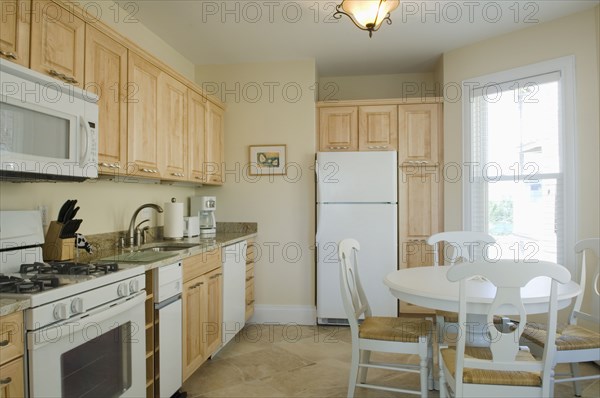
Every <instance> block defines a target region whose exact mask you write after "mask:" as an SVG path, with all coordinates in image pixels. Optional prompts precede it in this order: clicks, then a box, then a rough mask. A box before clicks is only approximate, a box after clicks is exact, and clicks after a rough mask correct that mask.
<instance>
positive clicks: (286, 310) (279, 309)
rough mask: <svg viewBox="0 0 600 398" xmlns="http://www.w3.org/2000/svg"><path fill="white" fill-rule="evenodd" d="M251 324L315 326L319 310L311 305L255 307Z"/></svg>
mask: <svg viewBox="0 0 600 398" xmlns="http://www.w3.org/2000/svg"><path fill="white" fill-rule="evenodd" d="M248 322H249V323H280V324H290V323H295V324H298V325H315V324H316V322H317V309H316V307H314V306H311V305H260V304H257V305H255V306H254V315H252V317H251V318H250V320H249V321H248Z"/></svg>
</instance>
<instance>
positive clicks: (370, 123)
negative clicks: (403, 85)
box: [358, 105, 398, 151]
mask: <svg viewBox="0 0 600 398" xmlns="http://www.w3.org/2000/svg"><path fill="white" fill-rule="evenodd" d="M397 146H398V107H397V106H396V105H373V106H360V107H358V150H359V151H395V150H396V147H397Z"/></svg>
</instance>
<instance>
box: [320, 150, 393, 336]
mask: <svg viewBox="0 0 600 398" xmlns="http://www.w3.org/2000/svg"><path fill="white" fill-rule="evenodd" d="M315 170H316V171H317V234H316V245H317V272H316V277H317V322H318V323H319V324H337V323H343V321H344V320H345V319H346V314H345V312H344V308H343V304H342V297H341V292H340V276H339V262H338V257H337V244H338V242H339V241H340V240H342V239H345V238H353V239H356V240H357V241H358V242H359V243H360V252H359V254H358V268H359V270H358V273H359V277H360V280H361V283H362V285H363V288H364V291H365V294H366V295H367V298H368V300H369V304H370V305H371V309H372V311H373V315H376V316H397V314H398V312H397V305H398V304H397V299H396V298H395V297H393V296H392V295H391V293H390V292H389V290H388V289H387V288H386V287H385V285H384V284H383V278H384V277H385V276H386V275H387V274H388V273H390V272H392V271H394V270H396V269H397V267H398V227H397V225H398V185H397V184H398V174H397V171H398V165H397V158H396V152H318V153H317V157H316V164H315Z"/></svg>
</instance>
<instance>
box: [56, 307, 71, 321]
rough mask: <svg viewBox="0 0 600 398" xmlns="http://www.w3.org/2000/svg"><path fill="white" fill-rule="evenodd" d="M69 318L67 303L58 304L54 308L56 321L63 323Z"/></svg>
mask: <svg viewBox="0 0 600 398" xmlns="http://www.w3.org/2000/svg"><path fill="white" fill-rule="evenodd" d="M68 318H69V315H68V314H67V305H66V304H65V303H58V304H56V305H55V306H54V319H56V320H57V321H62V320H64V319H68Z"/></svg>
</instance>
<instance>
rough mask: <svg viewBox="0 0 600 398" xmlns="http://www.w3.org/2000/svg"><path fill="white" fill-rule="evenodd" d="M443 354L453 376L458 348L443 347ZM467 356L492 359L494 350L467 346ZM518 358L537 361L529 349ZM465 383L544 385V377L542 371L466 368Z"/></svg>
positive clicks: (519, 359)
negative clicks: (541, 374)
mask: <svg viewBox="0 0 600 398" xmlns="http://www.w3.org/2000/svg"><path fill="white" fill-rule="evenodd" d="M441 354H442V360H443V361H444V366H446V368H447V369H448V370H449V371H450V373H451V374H452V376H454V375H455V372H456V348H454V347H450V348H445V349H442V350H441ZM465 358H475V359H492V352H491V351H490V349H489V348H479V347H466V348H465ZM517 360H518V361H535V358H534V357H533V355H531V353H529V352H528V351H519V353H518V354H517ZM463 383H471V384H492V385H510V386H533V387H536V386H541V385H542V378H541V376H540V372H516V371H497V370H485V369H473V368H465V369H464V371H463Z"/></svg>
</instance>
